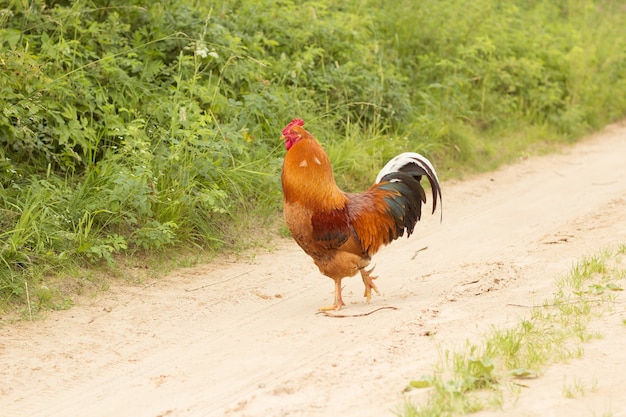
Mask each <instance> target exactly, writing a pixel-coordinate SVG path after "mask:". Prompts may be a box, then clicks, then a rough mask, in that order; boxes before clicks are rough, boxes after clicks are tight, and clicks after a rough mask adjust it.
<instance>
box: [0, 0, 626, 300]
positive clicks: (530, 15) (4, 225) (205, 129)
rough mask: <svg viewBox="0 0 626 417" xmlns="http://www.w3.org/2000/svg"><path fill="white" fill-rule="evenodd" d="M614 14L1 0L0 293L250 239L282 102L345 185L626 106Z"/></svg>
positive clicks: (278, 2)
mask: <svg viewBox="0 0 626 417" xmlns="http://www.w3.org/2000/svg"><path fill="white" fill-rule="evenodd" d="M624 23H626V11H624V10H623V6H622V5H621V4H619V2H614V1H610V0H605V1H589V0H569V1H547V0H545V1H541V0H537V1H524V2H504V1H498V0H477V1H475V2H473V3H471V4H470V5H468V4H467V3H466V2H462V1H460V0H444V1H433V0H426V1H421V2H413V1H409V0H401V1H398V2H392V3H389V2H384V3H383V2H382V1H380V0H369V1H365V2H360V1H352V2H333V1H329V0H317V1H292V0H251V1H246V2H239V1H233V0H215V1H212V2H201V1H194V0H169V1H158V2H152V1H146V0H134V1H124V2H122V1H119V0H107V1H105V2H100V1H74V2H72V1H65V0H48V1H44V0H30V1H28V2H27V1H17V0H0V68H1V70H0V297H1V298H2V299H3V300H5V301H10V300H18V301H20V300H21V301H25V302H26V301H27V298H28V299H29V300H33V301H32V302H33V303H36V302H41V301H42V300H47V299H49V298H50V296H49V291H48V290H46V288H48V287H47V286H46V285H47V283H46V278H45V277H46V276H49V275H50V274H51V273H54V272H55V271H58V270H60V268H65V267H67V266H68V265H87V266H90V265H97V264H99V263H104V264H107V263H108V264H113V263H114V262H115V260H116V257H118V256H119V255H122V254H133V253H137V252H138V251H142V252H143V253H148V254H150V253H155V252H156V253H162V252H163V251H167V250H171V249H172V248H181V247H194V248H203V249H215V248H218V247H220V246H223V245H224V244H227V245H231V244H233V242H234V241H237V240H239V241H241V240H244V239H247V238H248V237H249V236H248V235H247V233H246V232H245V228H246V227H247V226H249V225H251V224H258V221H257V222H256V223H255V220H254V219H261V221H263V219H266V218H267V217H268V215H271V214H272V213H276V212H277V211H278V209H279V207H280V200H281V197H280V183H279V170H280V164H281V160H282V155H283V152H284V150H283V148H282V144H281V143H280V141H279V140H278V138H279V134H280V131H281V129H282V127H284V125H286V124H287V123H288V122H289V121H290V120H291V119H292V118H293V117H302V118H304V119H305V120H306V121H307V123H308V125H309V126H310V127H311V129H312V130H313V131H314V132H315V134H316V136H317V137H318V138H319V139H320V140H322V141H323V142H324V143H325V145H326V146H327V148H328V150H329V153H330V155H331V159H332V160H333V162H334V165H335V168H336V170H337V177H338V179H339V181H340V183H341V184H340V185H342V186H344V187H347V188H353V187H362V186H364V185H367V184H368V183H369V182H370V181H371V178H373V176H374V172H375V170H376V168H378V167H380V166H381V165H382V164H383V162H384V159H385V158H388V157H390V156H392V155H393V154H394V153H396V152H398V151H401V150H409V149H411V150H415V151H419V152H422V153H425V154H426V155H428V156H429V157H431V158H432V159H433V160H434V161H435V162H436V164H437V166H438V167H440V171H442V173H443V174H444V176H445V175H446V170H447V169H448V168H452V167H454V168H455V174H447V175H458V172H463V171H467V170H476V169H479V170H480V169H490V168H492V167H494V166H495V165H497V164H498V163H501V162H503V161H507V160H511V159H513V158H516V157H519V156H520V155H521V154H523V153H524V152H527V151H528V150H529V149H532V147H535V146H543V144H545V143H549V142H551V141H553V140H554V139H559V140H563V139H572V138H576V137H578V136H579V135H581V134H583V133H585V132H588V131H590V130H593V129H597V128H599V127H601V126H603V125H604V124H606V123H608V122H611V121H614V120H616V119H619V118H620V117H623V116H624V114H626V96H625V95H624V94H615V92H616V91H624V90H625V89H626V24H624ZM251 219H252V220H251ZM261 224H262V223H261ZM237 225H243V226H237ZM232 235H237V236H240V237H238V238H232V237H231V236H232ZM27 283H30V285H27ZM29 287H30V288H31V291H30V292H31V293H30V294H29V293H28V288H29ZM39 294H44V295H42V296H39ZM29 307H30V301H29Z"/></svg>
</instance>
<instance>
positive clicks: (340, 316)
mask: <svg viewBox="0 0 626 417" xmlns="http://www.w3.org/2000/svg"><path fill="white" fill-rule="evenodd" d="M397 309H398V307H393V306H386V307H379V308H377V309H375V310H372V311H368V312H367V313H360V314H333V313H329V312H328V311H318V312H317V313H315V314H323V315H324V316H326V317H333V318H346V317H365V316H369V315H370V314H372V313H375V312H377V311H380V310H397Z"/></svg>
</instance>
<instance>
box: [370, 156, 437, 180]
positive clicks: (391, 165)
mask: <svg viewBox="0 0 626 417" xmlns="http://www.w3.org/2000/svg"><path fill="white" fill-rule="evenodd" d="M410 164H415V165H417V166H418V167H420V168H422V169H423V170H424V171H426V172H432V174H433V176H434V177H435V179H436V180H437V182H439V178H437V171H435V168H434V167H433V165H432V164H431V163H430V161H429V160H428V159H426V158H425V157H424V156H422V155H420V154H418V153H416V152H404V153H401V154H400V155H398V156H396V157H395V158H393V159H392V160H390V161H389V162H387V165H385V166H384V167H383V169H381V170H380V172H379V173H378V175H377V176H376V184H378V183H379V182H380V180H381V179H382V178H383V177H384V176H385V175H387V174H390V173H392V172H397V171H398V170H400V168H402V167H404V166H406V165H410Z"/></svg>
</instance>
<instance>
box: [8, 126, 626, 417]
mask: <svg viewBox="0 0 626 417" xmlns="http://www.w3.org/2000/svg"><path fill="white" fill-rule="evenodd" d="M443 195H444V201H443V203H444V214H443V222H441V223H440V222H439V214H438V213H437V214H436V215H435V216H426V218H424V219H423V222H422V223H421V224H419V225H418V227H417V228H416V233H415V235H414V236H412V237H411V238H410V239H401V240H400V241H396V242H394V243H393V244H392V245H390V246H389V247H387V248H385V249H384V250H383V251H381V252H380V253H379V254H378V255H377V256H376V257H375V260H374V261H375V263H376V265H377V266H376V271H377V273H378V275H379V276H380V278H379V279H378V281H377V285H378V287H379V289H380V290H381V292H382V295H380V296H374V297H373V299H372V303H371V304H370V305H366V304H365V303H364V300H363V298H362V294H363V284H362V282H361V280H360V279H358V278H353V279H347V280H344V283H345V289H344V300H345V301H346V303H347V307H346V308H345V309H344V310H342V313H345V314H360V313H366V312H369V311H372V310H374V309H376V308H379V307H387V306H392V307H396V308H397V309H396V310H393V309H384V310H379V311H377V312H375V313H373V314H371V315H368V316H362V317H351V318H328V317H323V316H321V315H316V310H317V308H318V307H320V306H322V305H325V304H329V303H330V302H331V301H332V297H333V295H332V290H333V285H332V281H331V280H329V279H328V278H326V277H323V276H322V275H320V273H319V272H318V271H317V268H316V267H315V266H314V265H313V263H312V261H311V260H310V259H309V258H308V257H307V256H306V255H305V254H304V253H303V252H301V250H300V249H299V248H298V247H297V246H296V245H295V244H294V243H293V242H291V241H290V240H280V241H277V242H275V245H276V250H275V251H273V252H272V253H262V254H257V255H256V256H249V257H244V259H243V260H242V259H241V258H240V259H229V258H224V259H221V260H219V261H217V262H215V263H212V264H208V265H201V266H198V267H195V268H190V269H185V270H180V271H177V272H176V273H174V274H172V275H170V276H168V277H167V278H164V279H161V280H158V281H155V282H149V283H144V284H142V285H134V286H133V285H125V284H122V283H119V284H115V285H113V286H112V288H111V290H110V291H108V292H106V293H103V294H100V295H98V296H97V298H95V299H91V300H87V301H84V302H82V303H81V305H78V306H76V307H74V308H72V309H70V310H67V311H61V312H53V313H50V314H49V315H48V317H47V318H46V319H45V320H42V321H36V322H32V323H31V322H22V323H17V324H7V323H6V322H5V324H4V325H3V327H2V328H1V329H0V415H2V416H20V417H21V416H50V417H52V416H64V417H65V416H89V417H97V416H146V417H157V416H264V417H266V416H290V417H291V416H304V417H313V416H341V415H343V416H359V417H363V416H365V417H367V416H372V417H374V416H376V417H380V416H387V415H388V416H392V415H394V413H395V412H398V411H399V410H401V409H402V406H403V404H404V402H405V401H406V400H407V397H406V396H412V395H415V392H413V393H408V394H405V393H403V389H404V388H405V386H406V385H407V383H408V381H410V380H412V379H415V378H419V377H420V376H422V375H424V374H429V373H431V372H432V368H433V365H434V364H435V363H436V362H437V359H438V357H439V356H438V355H439V352H440V351H441V349H453V348H454V347H455V346H461V345H463V343H464V342H465V340H467V339H476V338H478V337H480V336H481V335H483V334H484V333H485V332H486V330H487V329H488V328H489V327H490V326H491V325H496V326H500V327H502V326H507V325H509V324H512V323H514V322H517V321H518V320H519V319H520V318H522V317H525V316H526V315H527V314H528V309H527V308H524V307H520V305H524V306H526V305H528V306H530V305H533V304H539V303H541V302H542V301H544V300H546V299H550V298H551V297H552V294H553V292H554V290H555V284H554V282H555V279H557V278H559V277H561V276H563V275H564V274H565V273H566V272H567V271H568V270H569V269H570V267H571V266H572V264H573V263H574V262H575V261H576V260H577V259H580V257H582V256H584V255H590V254H593V253H595V252H597V251H599V250H601V249H603V248H614V247H616V245H618V244H621V243H626V125H625V124H621V125H613V126H610V127H609V128H607V129H605V130H604V131H603V132H601V133H599V134H597V135H594V136H593V137H590V138H588V139H587V140H585V141H583V142H581V143H579V144H578V145H576V146H575V147H573V148H570V149H567V150H565V151H563V152H562V153H561V154H558V155H550V156H546V157H538V158H531V159H527V160H524V161H520V162H519V163H516V164H514V165H511V166H508V167H505V168H503V169H501V170H499V171H497V172H494V173H490V174H487V175H480V176H477V177H474V178H472V179H469V180H467V181H462V182H447V183H445V184H444V185H443ZM621 284H622V286H626V285H624V284H626V283H624V282H622V283H621ZM624 300H625V297H624V296H623V295H622V294H620V295H619V297H618V303H617V304H616V311H615V313H614V314H610V315H607V316H605V317H603V318H601V319H599V320H598V321H597V322H594V326H596V327H597V329H598V331H600V332H601V333H602V334H603V335H604V338H602V339H600V340H596V341H593V342H590V343H589V344H586V345H585V355H584V357H583V358H582V359H580V360H576V361H572V362H570V363H567V364H556V365H552V366H549V367H547V368H546V369H545V373H544V374H543V375H542V376H541V377H540V378H537V379H535V380H530V381H525V383H526V384H527V385H528V388H525V389H523V390H522V393H521V395H520V396H519V399H518V401H517V402H515V403H514V404H512V405H508V406H507V408H506V409H505V410H499V411H494V412H483V413H482V414H484V415H485V416H488V415H489V416H490V415H507V416H542V417H546V416H565V415H567V416H604V415H606V416H609V415H610V416H625V415H626V394H624V393H626V349H625V348H624V346H625V344H624V342H625V341H626V326H624V324H623V323H622V320H623V319H624V318H625V317H626V309H625V307H624V306H625V303H624ZM576 381H578V383H581V384H583V385H584V386H586V387H588V388H592V387H593V389H589V390H588V391H589V392H586V393H585V395H580V396H578V397H576V398H574V399H569V398H566V397H565V396H564V394H563V387H564V386H565V385H574V384H575V383H576Z"/></svg>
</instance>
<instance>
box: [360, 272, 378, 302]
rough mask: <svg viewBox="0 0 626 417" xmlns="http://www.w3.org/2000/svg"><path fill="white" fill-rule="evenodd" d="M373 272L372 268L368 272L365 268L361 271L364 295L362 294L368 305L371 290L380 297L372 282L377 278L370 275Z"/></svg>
mask: <svg viewBox="0 0 626 417" xmlns="http://www.w3.org/2000/svg"><path fill="white" fill-rule="evenodd" d="M373 271H374V267H372V269H370V270H369V271H368V270H367V269H365V268H363V269H361V277H362V278H363V284H364V285H365V293H364V294H363V296H364V297H365V299H366V300H367V303H368V304H369V302H370V299H371V298H372V289H373V290H374V291H375V292H376V294H378V295H380V292H379V291H378V288H376V285H375V284H374V283H373V282H372V281H373V280H375V279H376V278H378V277H377V276H375V277H373V276H372V275H371V273H372V272H373Z"/></svg>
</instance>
